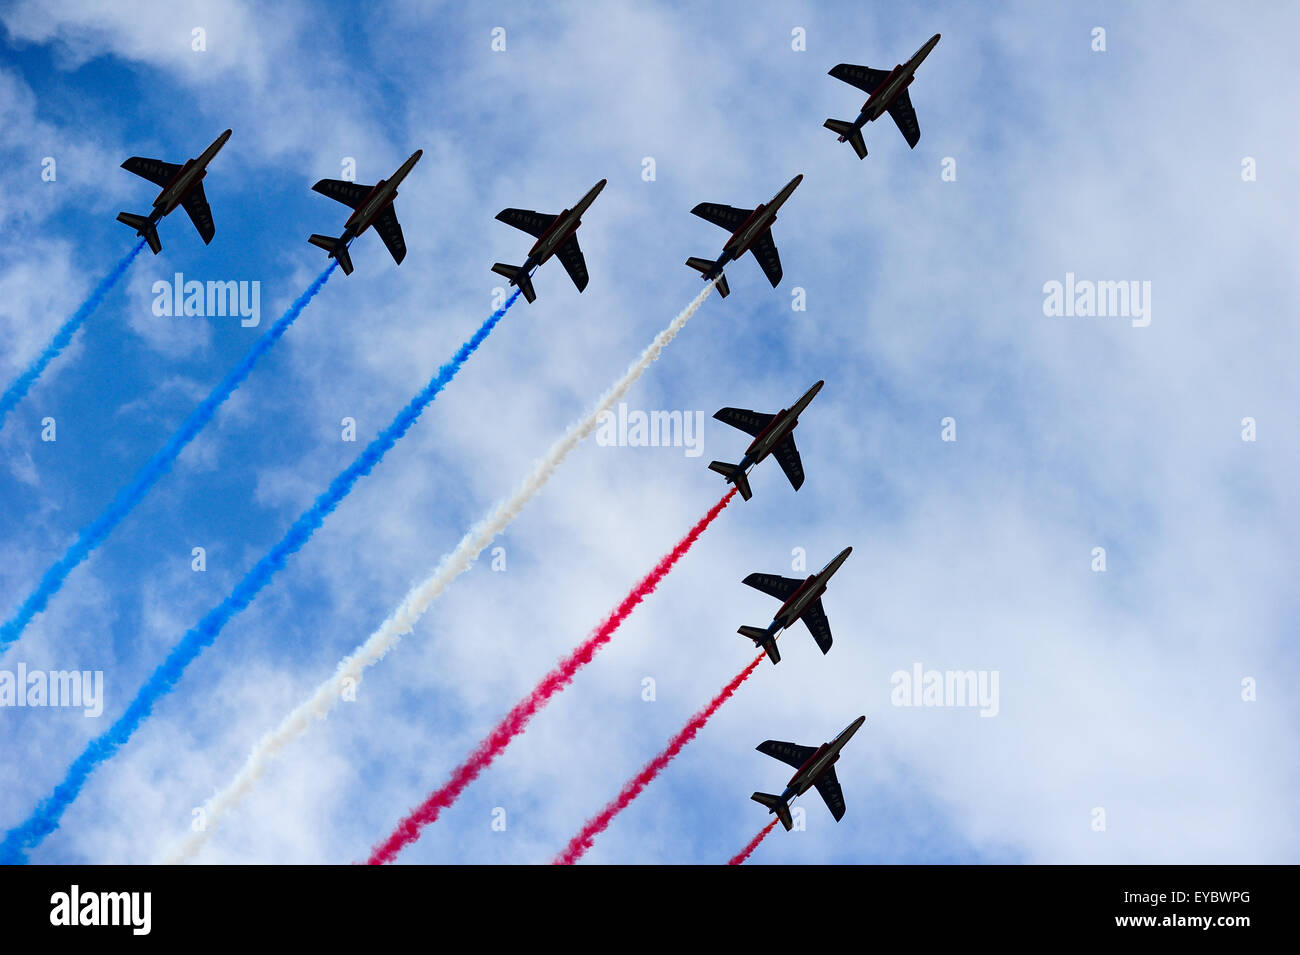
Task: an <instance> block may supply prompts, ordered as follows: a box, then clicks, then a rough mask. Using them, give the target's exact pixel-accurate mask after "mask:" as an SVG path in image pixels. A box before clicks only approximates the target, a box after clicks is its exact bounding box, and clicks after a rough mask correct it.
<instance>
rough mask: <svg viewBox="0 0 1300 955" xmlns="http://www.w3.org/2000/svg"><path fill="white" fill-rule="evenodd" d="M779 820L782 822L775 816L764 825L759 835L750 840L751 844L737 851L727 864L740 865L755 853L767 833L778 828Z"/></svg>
mask: <svg viewBox="0 0 1300 955" xmlns="http://www.w3.org/2000/svg"><path fill="white" fill-rule="evenodd" d="M778 822H780V820H779V819H777V818H775V817H773V819H772V821H771V822H769V823H768V824H767V825H766V826H764V827H763V828H762V830H761V831H760V832H759V833H758V835H756V836H755V837H754V838H753V839H751V840H749V845H747V846H745V848H743V849H741V850H740V851H739V852H737V853H736V854H735V855H734V856H732V857H731V859H730V861H728V862H727V865H740V864H741V863H743V862H744V861H745V860H746V859H748V858H749V857H750V856H752V855H753V854H754V850H755V849H757V848H758V844H759V843H760V842H762V841H763V840H764V839H766V838H767V834H768V833H769V832H771V831H772V830H773V829H775V828H776V824H777V823H778Z"/></svg>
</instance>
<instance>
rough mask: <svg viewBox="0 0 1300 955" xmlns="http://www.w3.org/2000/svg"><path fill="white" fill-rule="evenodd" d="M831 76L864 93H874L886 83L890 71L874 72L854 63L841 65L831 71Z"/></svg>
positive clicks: (869, 68) (867, 67)
mask: <svg viewBox="0 0 1300 955" xmlns="http://www.w3.org/2000/svg"><path fill="white" fill-rule="evenodd" d="M830 75H831V76H833V77H835V78H836V79H837V80H842V81H843V82H845V83H848V84H849V85H850V86H856V87H857V88H858V89H860V90H862V92H864V93H874V92H875V91H876V87H878V86H880V84H881V83H883V82H884V81H885V77H887V76H888V75H889V70H873V69H872V68H871V67H869V66H854V65H853V64H852V63H841V64H840V65H839V66H837V67H835V69H833V70H831V71H830Z"/></svg>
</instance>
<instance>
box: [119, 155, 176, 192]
mask: <svg viewBox="0 0 1300 955" xmlns="http://www.w3.org/2000/svg"><path fill="white" fill-rule="evenodd" d="M122 168H123V169H125V170H126V171H127V172H133V173H135V174H136V175H137V176H140V177H141V178H143V179H148V180H149V181H150V182H152V183H153V184H154V185H156V186H165V185H167V183H169V182H171V181H172V180H173V179H175V178H176V174H177V173H178V172H180V171H181V167H180V166H178V165H176V164H175V163H174V162H163V161H162V160H161V159H145V158H144V157H143V156H132V157H131V158H130V159H128V160H127V161H126V162H124V163H122Z"/></svg>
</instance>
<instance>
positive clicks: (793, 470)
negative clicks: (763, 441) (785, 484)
mask: <svg viewBox="0 0 1300 955" xmlns="http://www.w3.org/2000/svg"><path fill="white" fill-rule="evenodd" d="M772 456H773V457H775V458H776V463H777V464H779V465H781V470H782V471H784V472H785V476H786V477H787V478H789V479H790V486H791V487H793V488H794V489H795V490H796V491H797V490H799V488H801V487H803V461H802V460H801V459H800V457H799V449H798V448H796V447H795V446H794V435H792V434H787V435H786V436H785V437H784V438H782V439H781V440H780V441H778V442H777V444H776V447H775V448H773V449H772Z"/></svg>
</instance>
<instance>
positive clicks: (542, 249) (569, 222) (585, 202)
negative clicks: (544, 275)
mask: <svg viewBox="0 0 1300 955" xmlns="http://www.w3.org/2000/svg"><path fill="white" fill-rule="evenodd" d="M605 182H606V180H604V179H602V180H601V181H600V182H598V183H596V184H595V185H594V186H592V187H591V189H589V190H588V191H587V194H586V195H585V196H583V197H582V198H581V199H580V200H578V204H577V205H576V206H574V207H573V208H572V209H565V210H564V211H563V212H561V213H560V214H559V215H558V216H556V217H555V221H554V222H552V223H551V224H550V226H549V227H548V228H547V230H546V231H545V232H543V233H542V234H541V235H540V236H539V237H538V239H537V241H536V242H535V243H533V247H532V248H531V249H529V250H528V260H527V261H526V262H525V263H524V265H523V269H524V271H525V272H528V271H531V270H532V269H533V267H534V266H538V265H542V264H543V263H545V262H546V260H547V259H549V258H550V257H551V256H552V255H554V254H555V251H556V250H557V249H558V248H559V247H560V246H562V245H564V243H565V242H567V241H569V237H570V236H572V235H573V234H574V233H575V232H577V231H578V226H580V225H582V214H583V213H584V212H586V211H587V207H588V206H590V205H591V204H592V202H594V201H595V199H596V196H598V195H600V190H602V189H604V188H605Z"/></svg>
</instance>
